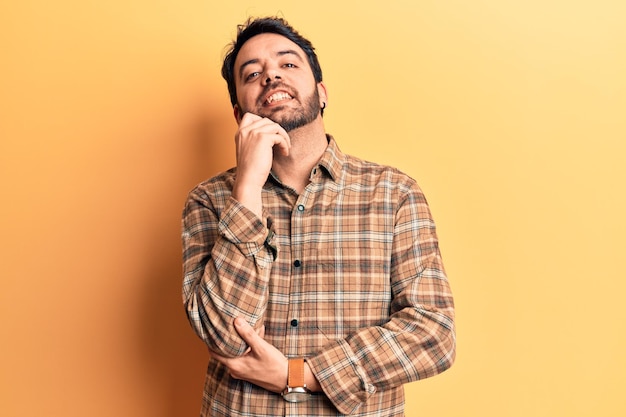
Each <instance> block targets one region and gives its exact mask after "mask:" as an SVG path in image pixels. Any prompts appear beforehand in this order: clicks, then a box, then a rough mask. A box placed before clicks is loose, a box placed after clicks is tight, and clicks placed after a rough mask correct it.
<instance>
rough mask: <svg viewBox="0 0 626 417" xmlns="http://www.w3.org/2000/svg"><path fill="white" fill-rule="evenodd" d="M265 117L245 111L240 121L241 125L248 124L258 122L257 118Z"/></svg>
mask: <svg viewBox="0 0 626 417" xmlns="http://www.w3.org/2000/svg"><path fill="white" fill-rule="evenodd" d="M261 119H263V118H262V117H261V116H258V115H256V114H254V113H249V112H248V113H245V114H244V115H243V117H242V118H241V121H240V122H239V127H243V126H247V125H249V124H250V123H253V122H256V121H257V120H261Z"/></svg>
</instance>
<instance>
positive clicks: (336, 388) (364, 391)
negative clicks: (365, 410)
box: [306, 340, 376, 415]
mask: <svg viewBox="0 0 626 417" xmlns="http://www.w3.org/2000/svg"><path fill="white" fill-rule="evenodd" d="M335 343H336V344H335V346H334V347H333V346H327V348H325V349H324V352H323V353H321V354H319V355H317V356H313V357H310V358H307V359H306V361H307V362H308V363H309V366H310V367H311V370H312V371H313V373H314V374H315V377H316V378H317V380H318V381H319V383H320V385H321V387H322V389H323V391H324V393H325V394H326V396H327V397H328V399H329V400H330V401H331V402H332V403H333V404H334V406H335V407H336V408H337V410H339V412H341V413H342V414H348V415H349V414H352V413H354V412H356V411H357V410H358V409H359V408H360V407H361V405H363V404H364V403H365V402H366V401H367V400H368V398H369V397H371V396H372V394H374V393H375V392H376V387H374V386H373V385H372V384H368V383H367V378H366V375H365V372H364V370H363V368H362V367H361V366H360V365H359V364H358V361H357V358H356V356H355V354H354V352H353V351H352V349H351V348H350V346H349V345H348V344H347V343H346V342H345V341H343V340H338V341H336V342H335Z"/></svg>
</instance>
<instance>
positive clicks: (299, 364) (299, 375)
mask: <svg viewBox="0 0 626 417" xmlns="http://www.w3.org/2000/svg"><path fill="white" fill-rule="evenodd" d="M288 368H289V371H288V376H287V386H288V387H291V388H294V387H304V386H305V385H304V358H291V359H289V366H288Z"/></svg>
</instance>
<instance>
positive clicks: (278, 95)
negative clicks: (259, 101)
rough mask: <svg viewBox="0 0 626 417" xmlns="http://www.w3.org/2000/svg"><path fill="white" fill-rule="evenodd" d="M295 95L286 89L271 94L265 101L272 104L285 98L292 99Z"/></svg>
mask: <svg viewBox="0 0 626 417" xmlns="http://www.w3.org/2000/svg"><path fill="white" fill-rule="evenodd" d="M292 98H293V97H291V96H290V95H289V94H287V93H286V92H284V91H279V92H276V93H274V94H272V95H271V96H269V97H268V98H267V99H266V100H265V103H266V104H272V103H276V102H279V101H284V100H291V99H292Z"/></svg>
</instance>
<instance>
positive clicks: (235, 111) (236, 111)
mask: <svg viewBox="0 0 626 417" xmlns="http://www.w3.org/2000/svg"><path fill="white" fill-rule="evenodd" d="M233 116H235V120H236V121H237V124H239V123H241V117H242V114H241V110H240V109H239V105H237V104H235V105H234V106H233Z"/></svg>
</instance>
